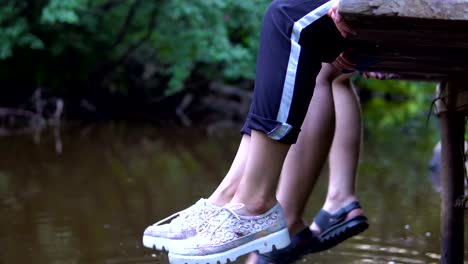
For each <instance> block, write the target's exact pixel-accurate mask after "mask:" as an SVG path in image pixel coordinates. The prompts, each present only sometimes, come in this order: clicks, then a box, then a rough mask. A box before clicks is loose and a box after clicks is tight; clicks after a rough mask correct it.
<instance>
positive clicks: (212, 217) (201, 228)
mask: <svg viewBox="0 0 468 264" xmlns="http://www.w3.org/2000/svg"><path fill="white" fill-rule="evenodd" d="M243 207H244V204H241V203H239V204H227V205H225V206H223V207H221V208H219V209H218V210H216V211H215V212H214V213H213V214H211V215H210V216H209V217H207V220H205V221H204V222H203V223H201V224H200V225H199V226H198V227H197V233H201V232H203V231H204V229H205V228H207V227H208V226H211V223H212V222H214V221H215V220H216V218H215V216H217V215H219V214H220V213H221V212H223V211H227V212H228V213H230V214H232V215H233V216H234V217H235V218H237V220H239V221H240V220H241V218H240V217H239V215H238V214H237V213H236V212H234V210H239V209H241V208H243ZM228 219H229V217H226V218H224V219H223V220H222V221H220V222H218V223H217V225H216V227H215V228H214V230H213V231H211V234H210V235H209V238H210V239H211V238H212V237H213V235H214V234H215V232H216V231H217V230H218V229H219V228H220V227H221V225H222V224H223V223H224V222H226V220H228Z"/></svg>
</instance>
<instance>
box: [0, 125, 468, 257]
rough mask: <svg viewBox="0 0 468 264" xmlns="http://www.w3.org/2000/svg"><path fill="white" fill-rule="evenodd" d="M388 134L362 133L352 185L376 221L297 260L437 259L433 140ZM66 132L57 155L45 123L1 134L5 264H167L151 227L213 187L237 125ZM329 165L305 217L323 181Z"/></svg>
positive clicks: (0, 228)
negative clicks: (150, 240)
mask: <svg viewBox="0 0 468 264" xmlns="http://www.w3.org/2000/svg"><path fill="white" fill-rule="evenodd" d="M388 134H389V135H378V136H377V135H366V136H365V138H364V139H365V140H364V143H363V155H362V163H361V165H360V168H359V178H358V187H357V190H358V196H359V198H360V201H361V204H362V205H363V207H364V210H365V213H366V215H367V216H368V217H369V220H370V228H369V229H368V230H367V231H366V232H364V233H362V234H361V235H359V236H357V237H354V238H352V239H350V240H348V241H346V242H345V243H342V244H341V245H339V246H337V247H336V248H334V249H332V250H329V251H327V252H323V253H319V254H314V255H309V256H307V257H306V258H305V259H304V260H301V261H300V262H299V263H301V262H302V263H311V264H312V263H335V264H341V263H385V264H394V263H411V264H413V263H414V264H419V263H438V262H439V252H440V249H439V248H440V230H439V229H440V227H439V225H440V208H439V194H438V193H436V192H435V191H434V190H433V188H432V186H431V182H430V180H429V177H428V175H429V174H428V162H429V160H430V157H431V151H432V147H433V145H434V144H435V142H433V141H431V139H430V137H427V136H424V135H421V134H420V133H412V134H411V133H409V134H405V135H402V134H401V133H399V132H397V133H388ZM428 138H429V139H428ZM61 139H62V145H63V152H62V154H57V153H56V151H55V146H54V137H53V136H52V135H49V134H48V133H44V134H43V135H42V137H41V140H40V143H37V142H36V143H34V140H33V138H32V136H17V137H7V138H0V263H1V264H22V263H28V264H61V263H64V264H65V263H66V264H68V263H70V264H74V263H89V264H92V263H96V264H97V263H109V264H111V263H168V261H167V255H166V253H162V252H156V251H152V250H148V249H145V248H143V247H142V244H141V236H142V232H143V230H144V228H145V227H146V226H147V225H149V224H151V223H153V222H156V220H158V219H161V218H163V217H166V216H167V215H170V214H172V213H174V212H176V211H178V210H181V209H184V208H185V207H187V206H189V205H191V204H192V203H194V202H195V201H197V200H198V199H199V198H200V197H206V196H208V195H209V194H210V193H211V191H212V190H214V188H215V187H216V186H217V184H218V183H219V182H220V180H221V179H222V177H223V176H224V173H225V172H226V171H227V169H228V166H229V164H230V162H231V160H232V158H233V157H234V154H235V151H236V147H237V144H238V142H239V135H238V134H237V133H234V132H229V133H220V134H219V135H216V136H209V135H207V134H206V133H205V132H204V131H201V130H197V129H187V128H183V129H181V128H172V129H158V128H152V127H151V126H142V125H138V126H137V125H129V124H107V125H92V126H87V127H83V126H76V125H75V126H67V127H65V128H64V129H62V136H61ZM323 174H324V175H322V177H321V178H322V179H321V180H320V181H319V183H318V185H317V186H316V188H315V192H314V193H313V194H312V197H311V199H310V202H309V205H308V207H307V208H308V209H307V212H306V215H305V217H306V218H307V219H309V220H310V219H312V218H313V216H314V215H315V212H317V210H318V209H319V208H320V206H321V203H322V201H323V198H324V195H325V192H326V171H324V173H323ZM467 218H468V213H465V223H467V220H466V219H467ZM467 229H468V228H467ZM465 241H467V242H466V243H465V245H466V244H468V232H467V230H466V229H465ZM465 248H466V250H465V259H466V260H468V246H465ZM242 262H243V259H240V260H238V261H237V263H242ZM465 263H468V261H466V262H465Z"/></svg>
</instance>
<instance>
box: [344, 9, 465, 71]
mask: <svg viewBox="0 0 468 264" xmlns="http://www.w3.org/2000/svg"><path fill="white" fill-rule="evenodd" d="M340 13H341V14H342V15H343V17H344V18H345V20H346V21H347V22H348V23H349V24H350V25H351V26H352V27H353V28H355V29H356V31H357V32H358V36H357V37H355V38H351V39H349V47H350V49H349V50H347V51H346V52H345V53H346V54H347V56H350V57H354V58H355V59H356V61H377V62H378V63H373V64H371V65H364V66H363V65H360V66H359V67H360V68H358V69H360V70H372V71H386V72H394V73H401V75H402V76H403V77H408V78H409V77H411V78H417V79H430V80H442V79H446V78H448V76H451V75H463V74H468V1H466V0H412V1H402V0H341V1H340ZM409 72H410V73H411V74H407V73H409Z"/></svg>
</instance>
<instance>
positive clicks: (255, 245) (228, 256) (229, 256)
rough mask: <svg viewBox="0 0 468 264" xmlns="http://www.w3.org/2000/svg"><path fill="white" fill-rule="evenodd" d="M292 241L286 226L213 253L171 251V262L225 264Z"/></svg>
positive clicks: (176, 263)
mask: <svg viewBox="0 0 468 264" xmlns="http://www.w3.org/2000/svg"><path fill="white" fill-rule="evenodd" d="M290 243H291V239H290V238H289V232H288V229H287V228H284V229H282V230H280V231H278V232H276V233H273V234H270V235H268V236H266V237H262V238H258V239H256V240H253V241H250V242H248V243H246V244H244V245H241V246H239V247H236V248H233V249H230V250H228V251H225V252H221V253H216V254H212V255H205V256H187V255H179V254H175V253H170V252H169V262H170V263H171V264H217V263H218V262H219V263H220V264H224V263H227V262H228V261H231V262H234V261H235V260H236V259H237V258H238V257H240V256H243V255H245V254H248V253H251V252H254V251H256V252H258V253H260V254H264V253H268V252H271V251H272V250H273V249H274V248H276V249H282V248H285V247H287V246H288V245H289V244H290Z"/></svg>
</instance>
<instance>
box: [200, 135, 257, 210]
mask: <svg viewBox="0 0 468 264" xmlns="http://www.w3.org/2000/svg"><path fill="white" fill-rule="evenodd" d="M249 144H250V136H249V135H245V134H244V135H242V140H241V142H240V145H239V149H238V150H237V153H236V157H235V158H234V161H233V162H232V164H231V167H230V168H229V171H228V172H227V174H226V176H225V177H224V179H223V181H222V182H221V183H220V185H219V186H218V187H217V188H216V190H215V191H214V192H213V194H211V196H210V197H209V198H208V200H209V201H210V202H211V203H213V204H215V205H218V206H223V205H225V204H227V203H228V202H230V201H231V199H232V197H233V196H234V194H235V193H236V190H237V186H238V185H239V182H240V180H241V178H242V174H243V173H244V168H245V162H246V160H247V153H248V151H249Z"/></svg>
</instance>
